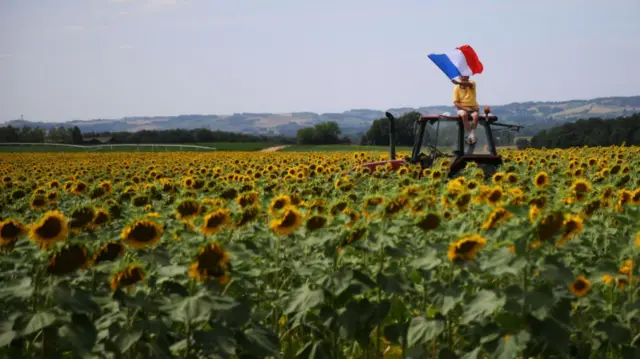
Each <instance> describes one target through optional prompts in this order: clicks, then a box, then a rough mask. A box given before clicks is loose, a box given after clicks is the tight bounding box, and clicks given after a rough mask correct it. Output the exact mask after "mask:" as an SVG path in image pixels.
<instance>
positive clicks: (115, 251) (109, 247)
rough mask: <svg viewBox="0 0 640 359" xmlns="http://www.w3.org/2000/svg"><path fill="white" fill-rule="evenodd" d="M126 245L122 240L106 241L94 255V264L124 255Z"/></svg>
mask: <svg viewBox="0 0 640 359" xmlns="http://www.w3.org/2000/svg"><path fill="white" fill-rule="evenodd" d="M124 252H125V246H124V245H123V244H122V243H120V242H108V243H105V244H104V245H103V246H102V247H101V248H100V249H99V250H98V252H96V253H95V254H94V255H93V259H92V264H93V265H96V264H100V263H102V262H112V261H115V260H116V259H118V258H119V257H121V256H122V255H124Z"/></svg>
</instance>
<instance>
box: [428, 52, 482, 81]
mask: <svg viewBox="0 0 640 359" xmlns="http://www.w3.org/2000/svg"><path fill="white" fill-rule="evenodd" d="M428 57H429V59H431V61H433V63H434V64H436V66H438V67H439V68H440V70H442V72H444V73H445V75H447V76H448V77H449V79H453V78H455V77H458V76H471V75H476V74H481V73H482V70H483V69H484V67H483V66H482V62H480V59H478V55H477V54H476V52H475V50H473V48H472V47H471V46H469V45H463V46H460V47H457V48H456V49H455V50H453V51H451V52H448V53H446V54H430V55H428Z"/></svg>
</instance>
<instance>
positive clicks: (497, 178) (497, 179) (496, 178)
mask: <svg viewBox="0 0 640 359" xmlns="http://www.w3.org/2000/svg"><path fill="white" fill-rule="evenodd" d="M504 177H505V173H504V172H496V173H495V174H494V175H493V176H492V177H491V181H492V182H493V184H495V185H499V184H500V183H502V180H504Z"/></svg>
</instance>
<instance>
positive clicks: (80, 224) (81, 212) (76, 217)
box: [69, 206, 96, 229]
mask: <svg viewBox="0 0 640 359" xmlns="http://www.w3.org/2000/svg"><path fill="white" fill-rule="evenodd" d="M95 214H96V213H95V210H94V209H93V208H92V207H88V206H83V207H79V208H76V209H75V210H74V211H73V212H71V220H70V221H69V227H71V228H74V229H76V228H84V227H86V226H87V225H88V224H89V223H91V222H92V221H93V218H94V216H95Z"/></svg>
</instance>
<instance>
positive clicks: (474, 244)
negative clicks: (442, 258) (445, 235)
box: [447, 234, 487, 262]
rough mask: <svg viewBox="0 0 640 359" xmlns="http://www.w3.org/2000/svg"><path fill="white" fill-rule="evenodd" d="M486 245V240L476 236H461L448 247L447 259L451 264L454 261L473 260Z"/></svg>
mask: <svg viewBox="0 0 640 359" xmlns="http://www.w3.org/2000/svg"><path fill="white" fill-rule="evenodd" d="M486 243H487V240H486V239H485V238H484V237H482V236H480V235H478V234H473V235H468V236H463V237H461V238H460V239H458V240H457V241H455V242H453V243H451V244H450V245H449V251H448V253H447V257H448V258H449V260H450V261H452V262H453V261H456V260H465V261H467V260H473V259H474V258H475V257H476V255H477V253H478V251H479V250H480V249H481V248H484V246H485V245H486Z"/></svg>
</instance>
